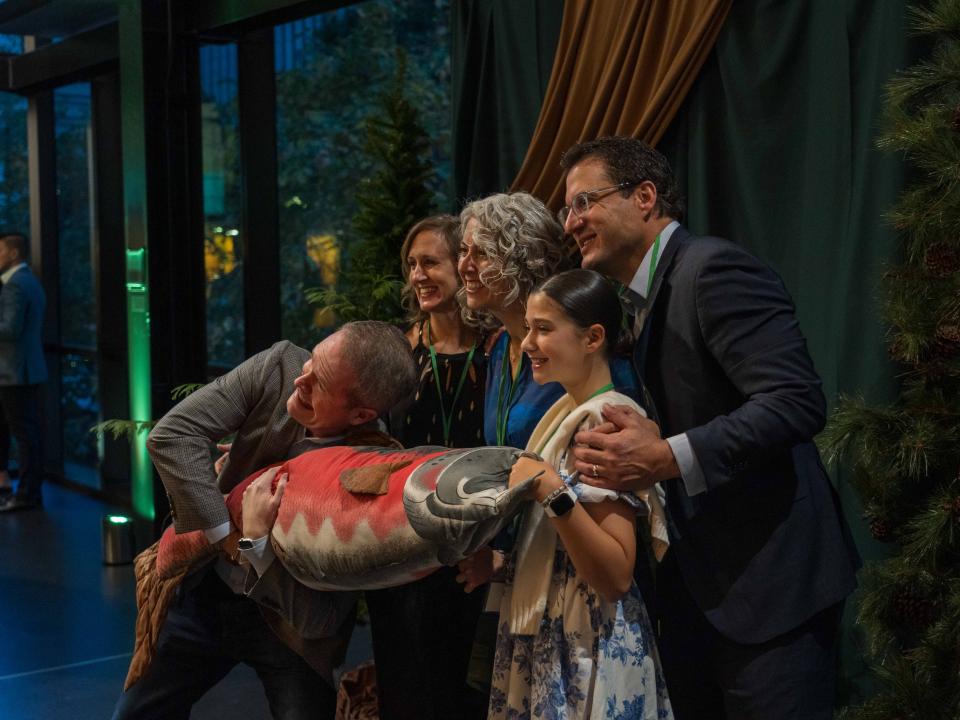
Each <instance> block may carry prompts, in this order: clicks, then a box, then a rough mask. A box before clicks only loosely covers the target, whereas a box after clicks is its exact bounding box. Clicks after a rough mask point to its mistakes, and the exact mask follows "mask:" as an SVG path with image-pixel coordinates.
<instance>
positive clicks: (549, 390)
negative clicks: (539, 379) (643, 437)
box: [483, 332, 640, 450]
mask: <svg viewBox="0 0 960 720" xmlns="http://www.w3.org/2000/svg"><path fill="white" fill-rule="evenodd" d="M509 345H510V336H509V335H508V334H507V333H506V332H502V333H500V337H498V338H497V341H496V342H495V343H494V344H493V348H491V350H490V359H489V362H488V364H487V393H486V398H485V400H484V408H483V436H484V440H485V441H486V443H487V445H508V446H510V447H515V448H520V449H521V450H522V449H524V448H526V447H527V441H528V440H530V436H531V435H532V434H533V429H534V428H535V427H536V426H537V423H538V422H540V418H542V417H543V415H544V413H546V412H547V410H549V409H550V407H551V406H552V405H553V404H554V403H555V402H556V401H557V400H559V399H560V398H561V397H562V396H563V394H564V389H563V387H562V386H561V385H560V383H555V382H551V383H546V384H545V385H538V384H537V383H536V381H535V380H534V379H533V370H532V369H531V367H530V358H528V357H527V356H526V354H524V355H523V356H522V357H521V362H520V375H519V376H518V377H517V380H516V384H515V387H513V386H512V385H511V382H510V361H509V360H508V359H507V358H508V353H507V349H508V346H509ZM504 363H506V368H504ZM610 375H611V376H612V379H613V386H614V388H615V389H616V390H617V391H618V392H622V393H623V394H624V395H628V396H629V397H631V398H633V399H634V400H639V397H640V392H639V386H640V384H639V383H638V382H637V376H636V374H635V373H634V371H633V365H632V363H631V362H630V360H629V359H627V358H622V357H615V358H613V359H612V360H611V361H610ZM511 388H512V389H513V392H512V393H511ZM498 407H499V408H500V410H499V412H498ZM498 421H499V422H500V423H501V424H502V425H504V426H505V430H506V432H505V433H504V436H505V437H504V440H503V442H498V438H497V423H498Z"/></svg>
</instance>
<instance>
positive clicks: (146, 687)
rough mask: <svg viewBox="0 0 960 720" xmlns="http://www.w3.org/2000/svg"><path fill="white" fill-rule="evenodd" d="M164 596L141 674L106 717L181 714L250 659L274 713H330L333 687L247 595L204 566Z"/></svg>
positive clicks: (124, 719) (172, 717)
mask: <svg viewBox="0 0 960 720" xmlns="http://www.w3.org/2000/svg"><path fill="white" fill-rule="evenodd" d="M199 572H200V573H202V574H203V577H202V579H199V582H196V583H191V581H192V580H197V579H198V578H195V577H188V578H186V579H185V581H184V583H185V585H183V586H181V587H180V589H179V590H178V592H177V597H176V598H175V599H174V601H173V602H172V603H171V607H170V609H169V611H168V613H167V617H166V620H165V621H164V624H163V628H162V629H161V631H160V637H159V638H158V641H157V651H156V654H155V655H154V658H153V661H152V662H151V664H150V667H149V669H148V670H147V674H146V675H144V676H143V677H142V678H140V680H138V681H137V682H136V683H135V684H134V685H133V686H132V687H131V688H130V689H129V690H127V691H126V692H125V693H123V695H121V696H120V700H119V702H118V703H117V707H116V709H115V710H114V714H113V718H114V720H153V719H156V720H161V719H162V720H187V719H188V718H189V717H190V708H191V707H192V706H193V704H194V703H195V702H196V701H197V700H199V699H200V698H201V697H202V696H203V694H204V693H205V692H206V691H207V690H209V689H210V688H212V687H213V686H214V685H216V684H217V683H218V682H219V681H220V680H221V679H222V678H223V677H224V676H225V675H226V674H227V673H228V672H230V670H231V669H232V668H233V667H234V666H235V665H236V664H237V663H241V662H242V663H246V664H247V665H249V666H250V667H252V668H253V669H254V670H255V671H256V673H257V676H258V677H259V678H260V681H261V682H262V683H263V688H264V690H265V691H266V695H267V701H268V703H269V704H270V711H271V713H272V715H273V717H274V718H276V719H277V720H301V719H306V718H311V720H317V719H319V720H328V719H329V720H333V718H334V715H335V710H336V702H337V700H336V693H335V692H334V690H333V688H331V687H330V685H328V684H327V682H326V681H325V680H324V679H322V678H321V677H320V676H319V675H317V674H316V673H315V672H314V671H313V670H312V669H311V668H310V666H309V665H307V663H306V662H305V661H304V660H303V658H301V657H300V656H299V655H297V654H296V653H295V652H294V651H293V650H291V649H290V648H289V647H287V646H286V645H285V644H284V643H283V642H281V641H280V639H279V638H277V636H276V635H275V634H274V633H273V631H272V630H271V629H270V628H269V627H268V626H267V623H266V622H265V621H264V620H263V617H262V616H261V615H260V610H259V609H258V608H257V605H256V603H254V602H253V601H252V600H250V599H249V598H247V597H245V596H243V595H236V594H234V593H233V592H231V591H230V589H229V588H228V587H227V586H226V584H224V582H223V581H222V580H221V579H220V577H219V576H218V575H217V573H216V571H215V570H214V569H213V568H212V566H211V567H208V568H205V569H203V570H201V571H199Z"/></svg>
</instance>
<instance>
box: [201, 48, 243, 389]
mask: <svg viewBox="0 0 960 720" xmlns="http://www.w3.org/2000/svg"><path fill="white" fill-rule="evenodd" d="M200 86H201V92H202V94H203V100H202V105H201V118H202V123H203V128H202V132H203V214H204V268H205V270H206V276H207V293H206V297H207V364H208V366H210V369H211V372H212V374H219V372H220V371H222V370H223V369H224V368H232V367H233V366H235V365H238V364H239V363H241V362H242V361H243V359H244V314H243V265H242V262H243V238H242V237H241V236H240V213H241V195H240V136H239V110H238V107H237V47H236V45H209V46H205V47H202V48H201V49H200Z"/></svg>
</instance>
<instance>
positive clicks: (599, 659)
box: [462, 270, 673, 720]
mask: <svg viewBox="0 0 960 720" xmlns="http://www.w3.org/2000/svg"><path fill="white" fill-rule="evenodd" d="M620 322H621V311H620V303H619V299H618V298H617V296H616V293H615V292H614V290H613V288H612V287H611V286H610V285H609V283H608V282H607V281H606V280H605V279H604V278H603V277H602V276H601V275H599V274H597V273H595V272H593V271H590V270H571V271H568V272H565V273H560V274H559V275H556V276H554V277H552V278H550V279H549V280H547V281H545V282H544V283H543V284H542V285H541V286H540V287H539V288H538V289H537V290H535V291H534V292H533V293H532V294H531V295H530V297H529V299H528V302H527V309H526V324H527V326H528V328H529V330H528V333H527V335H526V337H525V338H524V341H523V350H524V352H526V354H527V355H528V356H529V358H530V361H531V363H532V366H533V377H534V379H535V380H536V381H537V382H538V383H546V382H550V381H557V382H559V383H560V384H562V385H563V387H564V389H565V390H566V392H567V394H566V395H564V396H563V397H561V398H560V399H559V400H558V401H557V402H556V403H555V404H554V405H553V406H552V407H551V408H550V410H549V411H548V412H547V414H546V415H544V417H543V419H542V420H541V421H540V423H539V424H538V425H537V427H536V429H535V430H534V432H533V435H532V437H531V439H530V442H529V444H528V445H527V448H526V449H527V450H528V451H531V454H535V455H536V456H539V457H542V458H543V460H542V461H540V460H537V459H534V458H533V457H531V458H522V459H521V460H519V461H518V463H517V464H516V465H515V466H514V471H513V473H512V477H513V478H516V479H517V480H521V479H524V478H528V477H530V476H532V475H536V474H538V473H539V479H538V482H537V485H536V489H535V502H532V503H530V506H529V508H528V509H527V510H526V511H525V512H524V516H523V519H522V521H521V527H520V532H519V536H518V538H517V543H516V546H515V548H514V551H513V552H512V553H511V555H510V557H509V558H508V559H507V562H506V589H505V592H504V594H503V597H502V600H501V604H500V625H499V633H498V637H497V649H496V657H495V660H494V667H493V686H492V690H491V696H490V708H489V716H488V717H489V718H493V719H499V718H504V719H506V718H530V717H536V718H558V719H561V718H562V719H568V718H637V719H639V720H646V719H647V718H650V719H655V718H657V719H659V718H672V717H673V713H672V711H671V709H670V701H669V699H668V697H667V690H666V685H665V683H664V679H663V675H662V673H661V670H660V661H659V658H658V655H657V649H656V646H655V644H654V633H653V629H652V628H651V626H650V620H649V619H648V617H647V614H646V610H645V608H644V605H643V601H642V599H641V597H640V593H639V590H638V589H637V586H636V584H635V583H634V582H633V568H634V562H635V558H636V552H637V543H636V514H637V513H645V514H647V515H648V517H649V521H650V527H651V533H652V546H653V549H654V553H655V554H656V556H657V557H658V559H659V557H661V556H662V554H663V552H664V551H665V549H666V543H667V534H666V527H665V524H664V518H663V510H662V505H661V504H660V501H659V499H658V497H657V495H656V492H655V491H652V492H650V493H649V494H639V493H638V494H634V493H623V492H616V491H613V490H604V489H600V488H596V487H592V486H589V485H585V484H581V483H579V482H578V476H577V473H576V472H575V471H574V470H573V466H574V460H573V453H572V446H573V442H574V441H573V437H574V435H575V434H576V433H577V431H578V430H582V429H588V428H591V427H594V426H596V425H598V424H600V423H602V422H603V418H602V416H601V408H602V407H603V406H604V405H607V404H615V405H629V406H630V407H632V408H634V409H635V410H638V411H640V412H641V413H642V412H643V411H642V410H640V408H639V406H637V404H636V403H635V402H634V401H633V400H631V399H630V398H628V397H627V396H625V395H622V394H620V393H618V392H616V391H614V389H613V384H612V382H611V378H610V368H609V362H608V348H611V347H613V346H614V345H615V344H616V341H617V338H618V336H619V332H620ZM465 564H466V565H465V567H462V569H463V570H464V576H465V579H467V581H468V586H469V585H472V584H474V583H473V582H472V580H474V579H476V578H475V576H472V575H471V572H470V570H471V569H472V568H471V567H470V563H469V562H467V561H465Z"/></svg>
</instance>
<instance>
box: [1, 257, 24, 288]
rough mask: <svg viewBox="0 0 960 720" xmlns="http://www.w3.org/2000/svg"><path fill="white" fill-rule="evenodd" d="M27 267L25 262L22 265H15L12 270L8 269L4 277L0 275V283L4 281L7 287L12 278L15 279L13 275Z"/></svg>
mask: <svg viewBox="0 0 960 720" xmlns="http://www.w3.org/2000/svg"><path fill="white" fill-rule="evenodd" d="M26 266H27V264H26V263H25V262H22V263H20V264H19V265H14V266H13V267H11V268H7V269H6V270H5V271H4V273H3V275H0V281H2V282H3V284H4V285H6V284H7V283H8V282H10V278H12V277H13V274H14V273H15V272H16V271H17V270H19V269H20V268H22V267H26Z"/></svg>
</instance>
